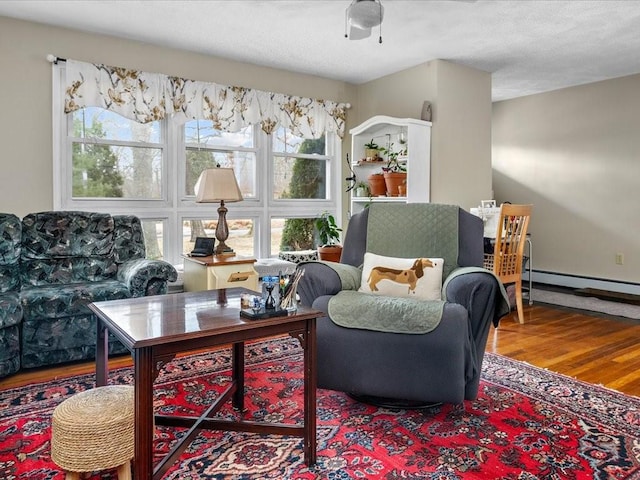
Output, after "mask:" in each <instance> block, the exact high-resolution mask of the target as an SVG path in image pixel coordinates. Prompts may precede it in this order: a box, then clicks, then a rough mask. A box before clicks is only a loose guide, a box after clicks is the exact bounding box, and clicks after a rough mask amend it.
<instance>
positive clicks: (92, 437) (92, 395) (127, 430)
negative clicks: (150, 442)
mask: <svg viewBox="0 0 640 480" xmlns="http://www.w3.org/2000/svg"><path fill="white" fill-rule="evenodd" d="M133 451H134V405H133V387H131V386H127V385H108V386H105V387H97V388H94V389H92V390H87V391H84V392H80V393H78V394H76V395H74V396H72V397H70V398H68V399H66V400H65V401H64V402H62V403H61V404H60V405H58V406H57V407H56V409H55V410H54V411H53V421H52V424H51V458H52V460H53V461H54V462H55V463H56V465H58V466H59V467H61V468H62V469H64V470H65V472H66V474H67V475H66V480H77V479H79V478H80V473H85V472H96V471H100V470H106V469H109V468H114V467H118V480H131V459H132V458H133Z"/></svg>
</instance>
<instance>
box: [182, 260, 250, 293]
mask: <svg viewBox="0 0 640 480" xmlns="http://www.w3.org/2000/svg"><path fill="white" fill-rule="evenodd" d="M183 258H184V291H185V292H199V291H202V290H221V289H225V288H232V287H244V288H248V289H250V290H253V291H255V292H258V291H260V289H259V286H258V272H256V270H255V268H254V267H253V264H254V263H255V262H256V259H255V258H250V257H241V256H237V255H236V256H232V257H230V256H223V255H211V256H208V257H189V256H187V255H183Z"/></svg>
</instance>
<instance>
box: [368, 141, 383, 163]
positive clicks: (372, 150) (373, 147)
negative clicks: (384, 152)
mask: <svg viewBox="0 0 640 480" xmlns="http://www.w3.org/2000/svg"><path fill="white" fill-rule="evenodd" d="M379 151H380V147H379V146H378V144H377V143H375V142H374V141H373V138H372V139H371V141H369V142H368V143H365V144H364V157H365V160H366V161H368V162H373V161H376V160H377V159H378V152H379Z"/></svg>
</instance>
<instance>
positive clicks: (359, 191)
mask: <svg viewBox="0 0 640 480" xmlns="http://www.w3.org/2000/svg"><path fill="white" fill-rule="evenodd" d="M355 190H356V197H368V196H369V184H368V183H367V182H358V183H357V184H356V188H355Z"/></svg>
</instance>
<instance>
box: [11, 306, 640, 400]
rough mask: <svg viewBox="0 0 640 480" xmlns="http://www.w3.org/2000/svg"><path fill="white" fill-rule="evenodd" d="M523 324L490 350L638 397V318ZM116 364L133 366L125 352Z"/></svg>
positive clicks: (531, 313) (544, 316)
mask: <svg viewBox="0 0 640 480" xmlns="http://www.w3.org/2000/svg"><path fill="white" fill-rule="evenodd" d="M524 315H525V323H524V324H523V325H521V324H519V323H518V321H517V314H516V313H515V312H512V313H511V314H510V315H509V316H507V317H504V318H503V319H502V321H501V323H500V326H499V327H498V328H492V329H491V331H490V332H489V339H488V341H487V351H488V352H493V353H499V354H501V355H504V356H507V357H511V358H514V359H516V360H522V361H525V362H528V363H530V364H532V365H536V366H539V367H543V368H546V369H549V370H551V371H554V372H558V373H562V374H564V375H568V376H570V377H575V378H578V379H580V380H583V381H585V382H589V383H596V384H601V385H604V386H606V387H608V388H612V389H614V390H618V391H620V392H624V393H627V394H630V395H635V396H640V322H638V321H637V320H628V319H622V318H617V317H608V316H592V315H589V314H586V313H584V312H579V311H575V310H570V309H565V308H562V307H553V308H551V307H549V306H544V305H542V304H537V305H533V306H528V305H526V306H525V309H524ZM110 364H111V365H112V367H114V368H115V367H119V366H125V365H130V364H131V360H130V358H129V357H127V356H124V357H120V358H117V359H114V360H112V361H111V362H110ZM93 368H94V364H93V362H89V363H82V364H78V365H72V366H64V367H58V368H50V369H40V370H35V371H27V372H26V373H20V374H18V375H13V376H11V377H8V378H5V379H2V380H0V389H4V388H13V387H16V386H20V385H25V384H28V383H32V382H41V381H46V380H50V379H52V378H61V377H67V376H72V375H77V374H80V373H88V372H92V371H93Z"/></svg>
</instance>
